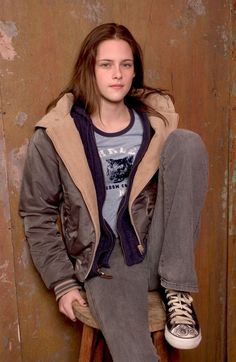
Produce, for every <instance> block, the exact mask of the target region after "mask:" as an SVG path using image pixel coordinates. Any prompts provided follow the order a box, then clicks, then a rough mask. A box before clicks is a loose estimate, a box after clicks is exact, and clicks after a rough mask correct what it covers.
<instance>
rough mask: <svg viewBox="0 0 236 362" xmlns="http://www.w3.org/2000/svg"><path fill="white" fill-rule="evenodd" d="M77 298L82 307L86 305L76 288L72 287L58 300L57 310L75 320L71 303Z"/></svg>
mask: <svg viewBox="0 0 236 362" xmlns="http://www.w3.org/2000/svg"><path fill="white" fill-rule="evenodd" d="M75 300H77V301H78V302H79V304H80V305H81V306H83V307H86V306H87V303H86V301H85V300H84V299H83V298H82V297H81V295H80V292H79V291H78V289H72V290H70V291H69V292H68V293H66V294H64V295H63V296H62V297H61V298H60V300H59V303H58V305H59V311H60V312H61V313H63V314H65V316H67V317H68V318H69V319H71V320H72V321H73V322H75V321H76V317H75V314H74V311H73V308H72V303H73V302H74V301H75Z"/></svg>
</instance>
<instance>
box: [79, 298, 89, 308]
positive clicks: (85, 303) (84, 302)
mask: <svg viewBox="0 0 236 362" xmlns="http://www.w3.org/2000/svg"><path fill="white" fill-rule="evenodd" d="M76 300H77V301H78V302H79V304H80V305H81V306H82V307H87V305H88V303H87V302H86V300H85V299H84V298H82V297H78V298H76Z"/></svg>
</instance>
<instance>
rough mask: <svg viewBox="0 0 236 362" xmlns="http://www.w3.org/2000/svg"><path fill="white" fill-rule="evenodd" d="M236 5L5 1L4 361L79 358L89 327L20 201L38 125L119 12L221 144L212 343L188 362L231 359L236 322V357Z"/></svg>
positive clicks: (1, 46) (1, 163)
mask: <svg viewBox="0 0 236 362" xmlns="http://www.w3.org/2000/svg"><path fill="white" fill-rule="evenodd" d="M235 12H236V5H235V4H234V2H233V1H232V3H231V2H230V1H228V0H206V1H204V0H179V1H171V0H156V1H152V0H137V1H133V0H88V1H85V0H57V1H55V0H41V1H37V0H12V1H10V0H1V10H0V65H1V68H0V79H1V88H0V90H1V99H0V102H1V118H0V217H1V219H0V220H1V221H0V240H1V242H0V250H1V252H0V295H1V297H0V298H1V305H0V361H6V362H8V361H10V362H11V361H14V362H18V361H22V362H31V361H32V362H56V361H58V362H62V361H63V362H66V361H68V362H69V361H70V362H73V361H76V360H77V358H78V349H79V340H80V325H79V324H72V323H71V322H69V321H68V320H66V319H65V318H64V317H63V316H62V315H60V314H59V312H58V310H57V305H56V303H55V302H54V297H53V295H52V294H51V293H49V292H48V291H47V290H46V288H45V287H44V286H43V284H42V283H41V280H40V278H39V276H38V274H37V272H36V271H35V270H34V268H33V265H32V262H31V260H30V257H29V254H28V249H27V245H26V243H25V241H24V235H23V230H22V223H21V220H20V219H19V216H18V211H17V208H18V197H19V188H20V182H21V175H22V168H23V164H24V157H25V152H26V149H27V144H28V141H29V138H30V136H31V134H32V131H33V126H34V124H35V123H36V121H37V120H38V119H39V118H40V117H41V116H42V115H43V113H44V109H45V107H46V105H47V103H48V102H49V101H50V100H51V99H52V98H53V97H55V96H56V95H57V94H58V93H59V91H60V90H61V89H62V88H63V87H64V85H65V84H66V82H67V80H68V77H69V75H70V72H71V67H72V65H73V62H74V59H75V57H76V54H77V52H78V46H79V44H80V42H81V40H82V39H83V38H84V36H85V35H86V34H87V32H88V31H89V30H90V29H92V28H93V27H94V26H96V25H98V24H100V23H103V22H108V21H115V22H119V23H123V24H124V25H127V26H128V27H129V29H130V30H131V31H132V32H133V33H134V35H135V36H136V38H137V39H138V40H139V42H140V44H141V46H142V47H143V50H144V57H145V65H146V72H145V76H146V81H147V83H150V84H151V85H153V86H155V85H156V86H161V87H165V88H168V89H169V90H170V91H171V92H172V93H173V94H174V96H175V99H176V108H177V110H178V112H179V113H180V116H181V123H180V126H181V127H187V128H189V129H192V130H194V131H196V132H198V133H200V135H201V136H202V137H203V139H204V141H205V143H206V145H207V148H208V150H209V157H210V180H209V181H210V185H209V193H208V197H207V202H206V207H205V209H204V214H203V219H202V232H201V235H200V239H199V243H198V247H197V258H196V262H197V268H198V274H199V285H200V294H198V295H197V296H196V298H195V300H196V309H197V310H198V314H199V318H200V321H201V324H202V329H203V342H202V344H201V346H200V347H199V348H198V349H197V350H196V351H191V352H190V351H188V352H184V353H183V354H182V360H183V361H186V362H187V361H193V362H194V361H212V362H222V361H224V360H226V350H227V333H226V332H228V353H229V354H228V356H229V359H228V360H229V361H234V360H236V354H235V353H236V351H235V348H236V347H235V334H236V332H235V328H236V326H235V321H233V317H234V314H235V310H236V309H235V308H236V307H235V304H236V291H235V288H236V287H235V261H236V260H235V259H236V254H235V251H236V250H235V235H236V233H235V227H236V223H235V207H234V200H235V182H236V181H235V172H236V171H235V132H236V129H235V116H234V113H235V107H236V105H235V104H236V103H235V95H236V85H235V84H236V83H235V82H236V80H235V73H236V72H235V65H234V62H235V49H234V47H233V48H232V50H233V56H232V57H231V47H230V45H231V42H230V41H231V34H233V35H232V39H233V46H235V44H234V42H235V29H234V28H235V25H234V23H233V22H231V21H232V20H234V18H235ZM231 32H232V33H231ZM231 58H232V60H231ZM230 102H231V103H230ZM231 105H232V107H231ZM231 111H232V112H231ZM230 121H231V122H230ZM229 191H231V192H230V193H229ZM227 297H228V304H227ZM226 311H227V312H228V314H227V313H226ZM227 317H228V323H227Z"/></svg>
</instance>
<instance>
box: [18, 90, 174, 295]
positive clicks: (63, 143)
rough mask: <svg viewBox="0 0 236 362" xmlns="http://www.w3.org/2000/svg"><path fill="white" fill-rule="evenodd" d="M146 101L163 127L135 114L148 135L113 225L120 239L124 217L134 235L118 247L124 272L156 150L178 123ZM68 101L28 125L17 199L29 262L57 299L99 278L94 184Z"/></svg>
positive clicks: (141, 221) (152, 188) (164, 104)
mask: <svg viewBox="0 0 236 362" xmlns="http://www.w3.org/2000/svg"><path fill="white" fill-rule="evenodd" d="M148 99H149V102H150V105H151V106H152V107H153V108H154V109H156V110H157V111H158V112H159V113H161V114H162V115H163V116H164V117H165V118H166V120H167V122H168V124H167V125H165V124H164V122H163V120H162V119H161V118H159V117H154V116H148V118H147V117H146V116H145V115H143V117H144V120H143V122H145V117H146V121H147V122H148V121H149V123H150V127H151V129H152V133H153V136H152V138H151V140H150V142H149V143H148V144H147V147H146V148H147V149H146V150H145V152H143V154H141V155H140V157H139V158H138V161H137V164H136V165H135V168H134V171H133V174H132V182H131V183H130V185H129V188H128V190H127V198H126V203H125V208H124V209H123V210H124V213H123V217H122V218H120V223H121V227H120V232H121V234H122V229H123V230H124V227H125V225H124V224H122V220H127V218H128V219H129V221H130V225H131V226H132V228H131V229H132V230H133V234H134V236H135V238H134V239H135V240H134V243H131V244H130V243H129V240H128V241H127V238H128V239H129V233H126V234H125V235H124V234H123V235H124V237H123V239H125V240H123V241H122V240H121V242H122V244H123V251H124V257H125V259H126V262H127V264H128V265H132V264H133V263H137V262H140V261H141V260H142V257H143V255H144V254H145V249H146V238H147V233H148V228H149V225H150V222H151V218H152V213H153V209H154V205H155V200H156V192H157V185H156V183H157V181H156V178H155V175H156V174H157V171H158V168H159V162H160V154H161V150H162V147H163V145H164V143H165V140H166V138H167V137H168V135H169V134H170V133H171V132H172V131H173V130H174V129H175V128H176V127H177V124H178V114H177V113H175V110H174V106H173V103H172V102H171V100H170V98H169V97H168V96H162V95H159V94H155V95H151V96H149V98H148ZM73 100H74V98H73V95H72V94H66V95H64V96H63V97H62V98H61V99H60V100H59V102H58V103H57V105H56V107H55V108H53V109H52V110H51V111H50V112H49V113H48V114H46V115H45V116H44V117H43V118H42V120H41V121H40V122H38V123H37V124H36V131H35V133H34V135H33V137H32V139H31V142H30V144H29V149H28V154H27V157H26V162H25V169H24V175H23V181H22V189H21V195H20V214H21V216H22V217H23V218H24V227H25V234H26V239H27V241H28V243H29V248H30V252H31V256H32V259H33V262H34V264H35V266H36V268H37V270H38V271H39V273H40V275H41V277H42V279H43V281H44V283H45V284H46V286H47V287H48V288H49V289H51V288H54V290H55V292H56V296H57V299H58V298H60V297H61V296H62V295H63V294H65V293H66V292H68V291H69V290H71V289H74V288H78V287H79V283H80V282H81V283H83V282H84V280H85V279H86V278H87V277H88V276H93V275H96V270H97V274H99V265H98V260H96V255H97V254H98V253H97V251H98V249H99V245H101V240H102V236H103V228H102V223H101V205H100V204H99V197H98V190H97V189H96V184H95V182H94V180H95V181H96V179H94V172H91V171H92V170H91V165H90V164H89V159H88V152H87V151H86V145H85V143H84V138H83V137H81V136H82V134H81V132H79V131H78V127H77V123H78V118H77V119H76V118H75V117H74V114H73V113H72V114H73V117H74V118H75V120H74V119H73V118H72V116H71V109H72V106H73V103H74V102H73ZM99 162H100V161H99V160H98V163H99ZM58 219H59V220H60V224H59V223H58ZM127 230H128V229H127ZM130 245H131V246H130ZM110 249H111V248H110ZM136 251H137V252H136ZM108 256H109V253H108ZM139 256H140V258H139ZM102 266H104V263H103V265H102ZM107 266H108V258H107ZM92 272H93V273H92ZM91 273H92V275H91Z"/></svg>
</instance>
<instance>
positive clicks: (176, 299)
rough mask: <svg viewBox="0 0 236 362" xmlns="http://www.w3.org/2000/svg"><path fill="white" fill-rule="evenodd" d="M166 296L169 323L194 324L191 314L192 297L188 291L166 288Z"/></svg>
mask: <svg viewBox="0 0 236 362" xmlns="http://www.w3.org/2000/svg"><path fill="white" fill-rule="evenodd" d="M166 297H167V300H168V302H167V305H168V310H169V312H170V315H171V321H170V323H171V324H190V325H195V324H196V323H195V321H194V319H193V316H192V313H193V310H192V307H191V303H192V301H193V298H192V297H191V295H190V294H189V293H184V292H176V291H172V290H166Z"/></svg>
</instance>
